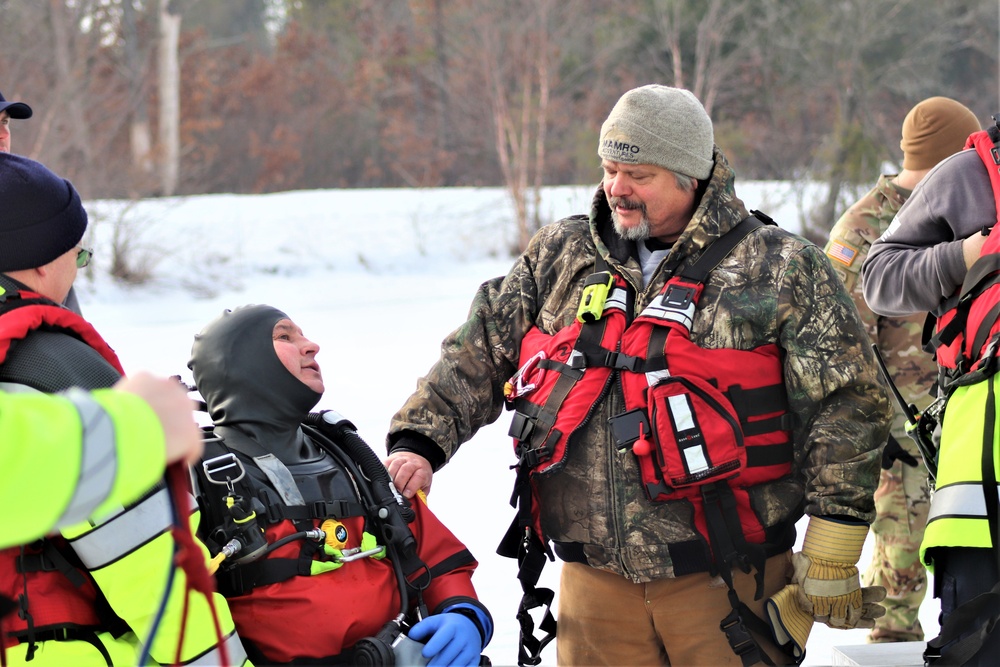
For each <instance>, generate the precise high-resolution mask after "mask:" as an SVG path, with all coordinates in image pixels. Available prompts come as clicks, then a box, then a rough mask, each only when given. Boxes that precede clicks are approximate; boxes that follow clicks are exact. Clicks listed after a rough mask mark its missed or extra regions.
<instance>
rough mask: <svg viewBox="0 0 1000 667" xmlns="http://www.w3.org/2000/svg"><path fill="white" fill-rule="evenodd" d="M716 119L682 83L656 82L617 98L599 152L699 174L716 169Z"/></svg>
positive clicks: (613, 158)
mask: <svg viewBox="0 0 1000 667" xmlns="http://www.w3.org/2000/svg"><path fill="white" fill-rule="evenodd" d="M714 145H715V137H714V135H713V132H712V120H711V119H710V118H709V117H708V114H707V113H705V107H703V106H702V104H701V102H699V101H698V98H697V97H695V96H694V95H693V94H692V93H691V92H690V91H687V90H684V89H682V88H671V87H669V86H660V85H656V84H651V85H648V86H642V87H641V88H633V89H632V90H630V91H628V92H627V93H625V94H624V95H622V97H621V99H620V100H618V103H617V104H615V106H614V108H613V109H612V110H611V115H609V116H608V119H607V120H606V121H604V125H602V126H601V141H600V143H599V144H598V147H597V154H598V155H600V156H601V158H602V159H604V160H611V161H612V162H622V163H625V164H655V165H658V166H660V167H663V168H664V169H669V170H670V171H674V172H677V173H680V174H684V175H685V176H691V177H692V178H697V179H699V180H704V179H706V178H708V177H709V176H710V175H711V173H712V165H713V161H712V150H713V147H714Z"/></svg>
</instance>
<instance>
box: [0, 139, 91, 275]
mask: <svg viewBox="0 0 1000 667" xmlns="http://www.w3.org/2000/svg"><path fill="white" fill-rule="evenodd" d="M85 231H87V212H86V211H85V210H84V208H83V204H82V203H81V201H80V195H78V194H77V192H76V190H75V189H74V188H73V184H72V183H70V182H69V181H67V180H66V179H63V178H60V177H59V176H56V175H55V174H53V173H52V172H51V171H49V169H48V168H47V167H46V166H45V165H43V164H41V163H39V162H35V161H34V160H29V159H28V158H26V157H22V156H20V155H14V154H12V153H0V271H19V270H21V269H33V268H36V267H39V266H45V265H46V264H48V263H49V262H51V261H52V260H54V259H56V258H57V257H59V256H60V255H62V254H64V253H66V252H67V251H69V250H71V249H72V248H74V247H76V244H77V243H79V242H80V239H81V238H83V233H84V232H85Z"/></svg>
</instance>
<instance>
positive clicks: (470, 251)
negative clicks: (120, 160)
mask: <svg viewBox="0 0 1000 667" xmlns="http://www.w3.org/2000/svg"><path fill="white" fill-rule="evenodd" d="M592 192H593V188H592V187H591V186H586V187H561V188H550V189H547V190H546V191H545V196H544V199H543V205H542V211H543V218H544V219H546V220H555V219H557V218H560V217H563V216H565V215H569V214H573V213H584V212H586V211H587V209H588V203H589V201H590V198H591V195H592ZM737 192H738V194H739V195H740V196H741V197H742V198H743V199H744V201H745V202H746V204H747V206H748V208H757V209H760V210H762V211H764V212H765V213H768V214H769V215H771V216H772V217H773V218H774V219H775V220H776V221H778V222H779V224H781V225H782V226H784V227H786V228H788V229H791V230H792V231H797V230H798V229H799V228H800V226H799V220H800V215H801V214H800V211H801V210H802V208H803V202H806V203H809V202H811V201H813V200H814V199H815V197H817V196H821V193H817V192H812V191H809V190H803V189H800V188H795V187H792V186H790V185H788V184H786V183H761V182H747V183H740V182H737ZM87 208H88V210H89V211H90V213H91V228H90V229H89V230H88V236H87V239H86V240H85V243H89V244H91V245H92V246H93V247H94V250H95V251H96V258H95V261H94V264H93V265H92V267H91V268H88V269H86V270H84V271H82V272H81V275H80V277H79V278H78V279H77V289H78V291H79V297H80V301H81V305H82V308H83V312H84V315H85V316H86V317H87V318H88V319H89V320H90V321H91V322H92V323H93V324H94V325H95V326H96V327H97V329H98V331H100V332H101V333H102V334H103V335H104V337H105V338H106V339H107V340H108V342H109V343H110V344H111V346H112V347H114V348H115V350H116V351H117V352H118V354H119V356H120V357H121V360H122V363H123V364H124V366H125V369H126V371H129V372H134V371H136V370H140V369H146V370H150V371H153V372H156V373H159V374H165V375H178V374H179V375H181V376H182V378H184V380H185V381H187V382H191V375H190V372H189V371H188V369H187V360H188V356H189V352H190V349H191V341H192V337H193V335H194V334H195V333H197V332H198V331H199V330H200V329H201V328H202V327H203V326H204V325H205V324H206V323H208V322H209V321H210V320H211V319H213V318H214V317H216V316H217V315H219V314H220V313H221V312H222V311H223V309H226V308H234V307H236V306H240V305H244V304H248V303H267V304H270V305H273V306H275V307H278V308H280V309H282V310H284V311H285V312H286V313H288V314H289V316H290V317H291V318H292V319H293V320H295V321H296V322H297V323H298V324H299V325H300V326H301V327H302V328H303V330H304V332H305V334H306V335H307V336H308V337H309V338H311V339H312V340H314V341H315V342H317V343H319V344H320V346H321V348H322V349H321V352H320V353H319V356H318V360H319V362H320V364H321V365H322V367H323V371H324V378H325V380H326V387H327V392H326V395H325V396H324V398H323V400H322V402H321V403H320V405H319V408H330V409H335V410H337V411H339V412H340V413H342V414H343V415H345V416H346V417H348V418H349V419H351V420H352V421H353V422H354V423H355V424H356V425H357V427H358V431H359V433H360V434H361V436H362V437H363V438H364V439H365V440H366V441H367V442H368V443H369V444H370V445H371V446H372V447H373V448H375V450H376V451H377V452H378V453H379V454H380V455H382V454H383V452H384V447H383V441H384V438H385V432H386V429H387V427H388V423H389V418H390V417H391V415H392V414H393V413H394V412H395V411H396V409H397V408H398V407H399V406H400V405H401V404H402V403H403V401H404V400H405V399H406V397H407V396H408V395H409V394H410V392H412V391H413V389H414V386H415V380H416V379H417V378H418V377H419V376H421V375H423V374H424V373H425V372H426V371H427V369H428V368H429V367H430V365H431V364H432V363H433V362H434V361H435V360H436V359H437V355H438V348H439V343H440V341H441V339H442V338H443V337H444V336H445V335H446V334H447V333H448V332H450V331H451V330H452V329H454V328H455V327H456V326H458V325H459V324H460V323H461V322H462V321H463V320H464V318H465V314H466V311H467V309H468V306H469V303H470V301H471V298H472V295H473V292H474V291H475V289H476V287H477V286H478V285H479V284H480V283H481V282H482V281H484V280H486V279H488V278H491V277H493V276H496V275H501V274H504V273H506V271H507V269H508V268H509V266H510V264H511V263H512V261H513V260H512V255H511V254H510V250H509V249H510V247H511V246H512V244H513V239H514V238H515V231H514V228H513V223H512V222H511V221H512V219H513V216H512V206H511V204H510V202H509V200H508V198H507V196H506V194H505V193H504V191H503V190H501V189H496V188H484V189H475V188H449V189H429V190H331V191H303V192H292V193H279V194H271V195H257V196H243V195H211V196H198V197H190V198H170V199H157V200H146V201H142V202H138V203H124V202H113V201H95V202H88V203H87ZM116 233H117V235H118V237H119V238H127V239H129V240H130V243H131V245H132V251H131V254H132V256H133V258H135V259H137V260H138V261H137V267H138V268H140V269H142V270H145V271H147V272H149V274H150V275H151V279H150V280H149V281H148V282H147V283H146V284H144V285H142V286H139V287H125V286H122V285H121V284H119V283H116V282H114V281H112V280H111V279H110V278H109V277H108V269H109V266H110V256H111V245H112V238H113V237H114V236H115V234H116ZM508 422H509V416H508V414H506V413H505V414H504V415H502V416H501V418H500V420H499V421H498V422H497V423H496V424H493V425H491V426H489V427H487V428H484V429H482V430H481V431H480V432H479V433H478V434H477V435H476V437H475V438H474V439H473V440H472V441H471V442H470V443H468V444H467V445H466V446H465V447H464V448H463V450H462V451H461V452H459V454H458V456H457V457H456V458H455V460H454V461H453V462H452V463H451V464H450V465H448V466H446V467H445V468H444V469H443V470H442V471H441V472H439V473H438V474H437V475H436V476H435V480H434V487H433V490H432V493H431V494H430V497H429V502H430V505H431V507H432V508H433V509H434V510H435V512H437V513H438V514H439V515H440V516H441V517H442V519H443V520H444V521H445V523H446V524H448V526H449V527H451V529H452V530H453V531H454V532H455V533H456V534H457V535H458V536H459V537H460V538H462V539H463V540H464V541H465V542H466V544H468V545H469V547H470V549H472V551H473V553H474V554H475V555H476V557H477V558H478V559H479V561H480V567H479V570H478V571H477V574H476V577H475V583H476V586H477V589H478V591H479V594H480V597H481V598H482V599H483V601H484V602H485V604H486V605H487V606H488V607H489V608H490V610H491V611H492V613H493V616H494V619H495V621H496V624H497V630H496V635H495V637H494V639H493V642H492V644H491V645H490V646H489V648H488V649H487V654H488V655H489V656H490V657H491V658H492V660H493V662H494V664H497V665H513V664H516V659H517V625H516V622H515V620H514V613H515V611H516V609H517V604H518V601H519V599H520V588H519V586H518V584H517V582H516V579H515V573H516V567H515V563H514V561H512V560H508V559H503V558H500V557H499V556H496V555H495V553H494V550H495V548H496V545H497V543H498V541H499V540H500V537H501V536H502V534H503V532H504V530H505V529H506V528H507V526H508V525H509V523H510V521H511V519H512V517H513V510H512V509H511V508H510V507H509V505H508V504H507V500H508V498H509V496H510V491H511V486H512V484H513V480H514V473H513V472H512V471H510V470H509V469H508V467H509V466H510V465H511V464H512V463H514V462H515V461H514V456H513V452H512V448H511V443H510V440H509V438H508V437H507V435H506V433H507V428H508ZM802 528H804V524H801V525H800V531H799V532H800V538H801V532H802V530H801V529H802ZM868 560H869V555H868V551H867V550H866V553H865V554H864V555H863V556H862V567H863V566H864V565H865V564H867V562H868ZM558 573H559V565H558V563H555V564H551V563H550V564H549V565H548V566H547V567H546V570H545V572H544V573H543V576H542V582H541V584H540V585H548V586H550V587H552V588H554V589H557V588H558ZM937 613H938V604H937V601H936V600H932V599H928V600H927V601H926V602H925V604H924V606H923V608H922V613H921V618H922V621H923V623H924V628H925V631H926V632H927V633H928V635H929V636H930V637H933V636H934V635H936V634H937ZM864 641H865V631H862V630H851V631H834V630H830V629H828V628H826V627H825V626H816V627H815V628H814V630H813V633H812V636H811V638H810V641H809V644H808V647H807V659H806V661H805V663H804V664H807V665H823V664H830V663H831V650H832V647H834V646H840V645H849V644H862V643H864ZM543 664H544V665H554V664H555V646H554V645H551V646H550V647H549V648H547V649H546V651H545V653H544V662H543Z"/></svg>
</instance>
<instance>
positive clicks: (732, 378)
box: [507, 218, 792, 561]
mask: <svg viewBox="0 0 1000 667" xmlns="http://www.w3.org/2000/svg"><path fill="white" fill-rule="evenodd" d="M750 221H753V222H756V225H753V224H751V225H750V226H749V228H746V229H743V230H741V232H742V233H738V232H736V230H734V232H731V233H730V235H727V236H724V237H722V239H720V241H718V242H717V243H716V244H715V245H718V247H717V248H716V247H715V245H713V247H712V248H710V249H709V250H708V251H706V252H705V253H704V255H703V257H702V258H701V259H699V261H698V262H696V263H695V265H693V266H691V267H690V268H689V269H688V270H687V271H685V272H684V274H683V275H681V276H675V277H673V278H671V279H670V280H669V281H668V282H667V284H666V285H665V286H664V288H663V290H662V291H661V293H660V295H659V296H658V297H656V298H655V299H654V300H653V301H652V303H651V304H650V305H649V306H648V307H647V308H646V309H645V310H644V311H643V312H642V313H640V314H639V316H638V317H636V318H635V319H634V320H633V321H631V322H629V321H628V314H627V312H626V309H627V289H626V284H625V281H624V280H623V279H622V278H621V277H620V276H614V277H613V284H612V286H611V288H610V289H609V290H608V295H607V299H606V301H605V304H604V307H603V312H601V315H600V317H599V319H596V320H595V321H591V322H586V323H583V322H581V321H579V319H578V320H577V321H575V322H574V323H573V324H572V325H570V326H567V327H564V328H563V329H562V330H560V331H559V332H558V333H556V334H555V335H548V334H545V333H542V332H541V331H539V330H538V329H532V330H531V331H530V332H529V333H528V334H527V335H526V336H525V338H524V340H523V342H522V347H521V356H520V361H521V364H522V366H521V369H520V370H519V371H518V373H517V374H516V375H515V376H514V377H513V378H512V379H511V381H510V382H509V383H508V387H507V393H508V398H509V399H511V400H512V401H513V404H514V408H515V409H516V411H517V412H516V415H515V417H514V421H513V424H512V427H511V435H512V436H513V437H514V446H515V452H516V453H517V454H518V458H519V473H520V474H519V480H520V483H521V484H523V482H524V477H525V476H524V470H525V469H527V471H528V476H529V477H530V478H531V479H534V478H537V477H539V476H543V475H549V474H553V473H555V472H556V471H558V470H559V469H560V468H561V467H562V466H563V465H564V463H565V457H566V450H567V447H568V446H569V441H570V439H571V436H572V434H573V433H575V432H576V431H577V430H578V429H580V428H582V427H583V426H585V425H586V424H587V422H588V420H589V419H590V418H591V416H592V410H593V407H594V405H595V404H596V403H597V402H598V401H600V400H601V399H602V397H603V396H604V394H605V393H606V392H607V391H608V390H609V389H610V387H611V383H612V381H613V380H614V378H615V377H620V378H621V386H622V389H623V392H624V396H625V403H626V411H625V412H623V413H622V414H619V415H616V416H614V417H612V418H611V427H612V435H613V437H614V440H615V442H616V444H617V446H618V447H619V449H621V450H625V449H631V451H632V453H633V454H634V455H635V457H636V460H637V462H638V464H639V470H640V473H641V477H642V482H643V484H644V487H645V490H646V495H647V497H648V498H649V499H650V500H651V501H653V502H662V501H671V500H688V501H690V502H691V504H692V506H693V507H694V510H695V512H694V523H695V525H694V528H695V530H696V531H697V532H698V533H699V534H700V535H702V536H703V537H704V538H705V540H706V542H707V543H709V544H710V545H712V549H713V551H715V550H716V549H718V548H720V547H719V543H718V542H717V540H718V539H719V537H720V535H719V534H718V533H716V534H715V535H714V536H713V531H716V530H721V531H725V532H728V533H733V532H737V531H738V532H739V533H741V534H736V535H731V536H730V537H726V538H725V541H726V542H727V543H729V541H730V539H731V542H732V544H730V545H729V546H730V547H732V546H734V545H735V546H737V549H738V547H739V545H741V544H744V543H745V542H750V543H755V544H762V543H764V541H765V530H764V528H765V527H764V526H763V525H762V523H761V521H760V519H759V518H758V517H757V515H756V513H755V512H754V510H753V508H752V507H751V505H750V502H749V494H748V489H749V488H750V487H753V486H755V485H758V484H762V483H765V482H769V481H773V480H777V479H779V478H781V477H783V476H786V475H788V474H789V473H790V472H791V469H792V445H791V433H790V415H789V413H788V405H787V397H786V394H785V388H784V382H783V373H782V363H781V353H780V350H779V349H778V347H777V346H776V345H774V344H768V345H764V346H761V347H758V348H756V349H753V350H737V349H706V348H703V347H700V346H698V345H696V344H695V343H693V342H692V341H691V337H690V327H691V324H692V322H693V321H694V314H695V309H696V308H697V304H698V299H699V297H700V296H701V292H702V289H703V287H704V281H705V279H706V278H707V276H708V273H709V272H710V271H711V270H712V269H714V268H715V266H716V265H717V264H718V263H719V262H720V261H721V260H722V259H723V258H724V257H725V256H726V255H727V254H728V253H729V252H730V251H731V250H732V248H733V247H735V245H736V244H737V243H738V242H739V241H740V240H741V239H742V238H743V237H744V236H745V235H746V234H748V233H749V232H750V231H752V230H753V229H754V228H756V227H757V226H760V224H761V223H759V222H758V221H755V220H753V219H752V218H750V219H748V221H747V222H745V223H743V226H744V227H746V225H747V223H749V222H750ZM723 240H725V242H723ZM713 251H714V252H713ZM598 268H601V267H600V266H599V267H598ZM595 276H607V277H608V279H609V280H610V279H611V274H610V273H607V272H605V273H603V274H602V273H601V272H599V273H598V274H595ZM603 280H604V278H595V279H593V280H590V279H589V280H588V284H599V283H601V282H602V281H603ZM585 298H586V292H585ZM531 487H532V489H531V498H530V504H531V506H532V509H531V514H532V523H533V525H534V530H535V531H536V534H537V535H538V536H539V537H540V538H541V540H542V542H543V544H544V543H546V541H547V538H546V537H545V536H544V534H543V532H542V530H541V525H540V521H539V512H538V502H537V501H538V498H537V492H536V491H535V490H534V488H533V487H534V485H533V484H532V485H531ZM709 493H711V494H713V497H714V498H715V499H716V500H717V498H718V494H719V493H724V494H726V495H729V494H730V493H731V494H732V497H734V498H735V509H736V514H737V515H738V520H737V519H736V518H735V517H733V516H732V515H731V513H729V516H727V517H726V518H725V521H723V523H724V524H725V527H723V526H721V525H719V524H716V528H713V527H711V526H710V525H709V524H710V523H712V521H713V518H712V517H713V515H714V516H718V515H717V514H715V512H716V509H715V507H713V506H714V505H717V504H718V503H717V502H715V501H713V500H710V499H709V498H708V494H709ZM521 500H522V506H521V508H520V510H521V512H524V511H525V509H526V508H525V507H524V504H525V502H524V501H527V500H528V496H527V494H526V493H524V489H522V495H521ZM720 518H721V517H720ZM734 524H736V525H734ZM522 525H524V524H523V523H522ZM725 550H726V551H731V549H725ZM732 555H733V554H732V553H727V554H718V553H716V554H715V558H716V560H717V561H721V559H722V558H723V557H730V556H732Z"/></svg>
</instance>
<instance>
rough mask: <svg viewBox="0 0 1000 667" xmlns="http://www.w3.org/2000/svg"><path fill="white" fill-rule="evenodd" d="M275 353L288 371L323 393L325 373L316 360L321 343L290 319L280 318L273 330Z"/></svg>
mask: <svg viewBox="0 0 1000 667" xmlns="http://www.w3.org/2000/svg"><path fill="white" fill-rule="evenodd" d="M272 339H273V341H274V353H275V354H276V355H277V356H278V359H280V360H281V363H282V364H283V365H284V367H285V368H287V369H288V372H289V373H291V374H292V375H294V376H295V377H296V378H297V379H298V380H299V381H300V382H302V384H304V385H306V386H307V387H309V388H310V389H312V390H313V391H315V392H316V393H317V394H322V393H323V389H324V386H323V374H322V373H321V372H320V369H319V364H318V363H317V362H316V354H317V353H318V352H319V345H317V344H316V343H314V342H312V341H311V340H309V339H308V338H306V337H305V336H304V335H303V334H302V329H300V328H299V327H298V325H296V324H295V323H294V322H292V321H291V320H289V319H283V320H278V322H277V323H276V324H275V325H274V331H273V332H272Z"/></svg>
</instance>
